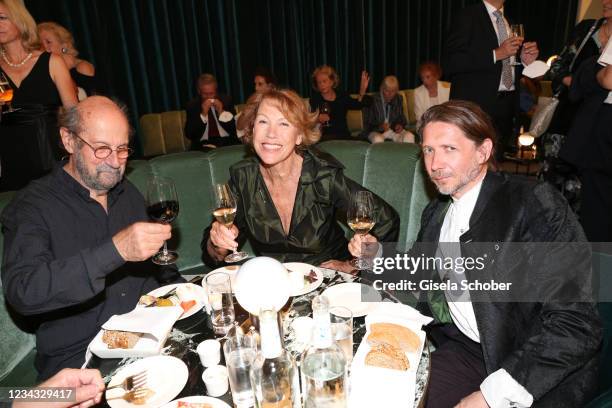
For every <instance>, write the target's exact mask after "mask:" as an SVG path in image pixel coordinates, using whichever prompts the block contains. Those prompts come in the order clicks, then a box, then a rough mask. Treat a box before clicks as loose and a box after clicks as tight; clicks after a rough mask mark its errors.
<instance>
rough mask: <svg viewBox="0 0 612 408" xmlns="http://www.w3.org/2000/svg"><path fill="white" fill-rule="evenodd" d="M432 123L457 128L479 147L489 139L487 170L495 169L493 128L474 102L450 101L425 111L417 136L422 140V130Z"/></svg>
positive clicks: (488, 118) (491, 123)
mask: <svg viewBox="0 0 612 408" xmlns="http://www.w3.org/2000/svg"><path fill="white" fill-rule="evenodd" d="M432 122H442V123H448V124H451V125H455V126H457V127H458V128H459V129H460V130H461V132H463V134H464V135H465V137H467V138H468V139H470V140H471V141H473V142H474V143H476V146H480V145H481V144H482V142H484V141H485V139H491V141H492V142H493V149H492V150H491V156H490V157H489V160H488V165H489V168H491V169H495V168H496V167H497V163H496V162H495V158H494V157H495V145H496V141H497V137H496V135H495V127H494V126H493V122H492V121H491V118H490V117H489V115H487V114H486V113H485V111H483V110H482V109H481V108H480V106H478V105H477V104H475V103H474V102H469V101H461V100H452V101H448V102H445V103H443V104H440V105H434V106H432V107H431V108H429V109H427V110H426V111H425V113H424V114H423V116H421V125H420V126H419V128H418V133H419V136H420V137H421V140H423V130H425V127H426V126H427V125H428V124H430V123H432Z"/></svg>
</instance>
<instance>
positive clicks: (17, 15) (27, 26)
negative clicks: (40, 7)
mask: <svg viewBox="0 0 612 408" xmlns="http://www.w3.org/2000/svg"><path fill="white" fill-rule="evenodd" d="M0 4H2V5H4V7H6V8H7V10H8V18H9V20H11V22H12V23H13V24H15V26H16V27H17V29H18V30H19V33H20V34H21V45H23V48H24V49H25V50H26V51H28V52H30V51H36V50H39V49H40V40H39V38H38V31H37V30H36V22H35V21H34V18H33V17H32V15H31V14H30V12H29V11H28V9H27V8H26V7H25V5H24V4H23V0H0Z"/></svg>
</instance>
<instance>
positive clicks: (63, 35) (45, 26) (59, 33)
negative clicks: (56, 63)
mask: <svg viewBox="0 0 612 408" xmlns="http://www.w3.org/2000/svg"><path fill="white" fill-rule="evenodd" d="M41 31H49V32H51V33H53V34H54V35H55V36H56V37H57V38H58V39H59V41H60V44H65V45H66V47H65V48H67V49H68V53H69V54H71V55H73V56H75V57H76V56H77V55H79V51H78V50H77V49H76V47H75V46H74V37H73V36H72V34H71V33H70V31H68V30H67V29H66V27H64V26H62V25H60V24H58V23H56V22H54V21H45V22H44V23H40V24H38V33H39V34H40V32H41Z"/></svg>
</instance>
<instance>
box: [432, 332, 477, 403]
mask: <svg viewBox="0 0 612 408" xmlns="http://www.w3.org/2000/svg"><path fill="white" fill-rule="evenodd" d="M429 336H430V338H431V339H432V340H433V342H434V344H435V345H436V351H434V352H433V353H432V355H431V372H430V374H429V386H428V387H427V402H426V405H425V406H426V407H427V408H449V407H451V408H452V407H454V406H455V405H456V404H458V403H459V401H461V399H462V398H464V397H467V396H468V395H470V394H471V393H473V392H474V391H478V390H479V389H480V383H482V381H483V380H484V379H485V377H486V376H487V372H486V369H485V365H484V359H483V356H482V349H481V348H480V343H476V342H475V341H473V340H470V338H468V337H467V336H465V335H464V334H463V333H461V332H460V331H459V329H457V327H456V326H455V325H454V324H447V325H443V326H438V327H435V328H434V329H432V330H431V331H430V333H429Z"/></svg>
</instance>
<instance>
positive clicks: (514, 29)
mask: <svg viewBox="0 0 612 408" xmlns="http://www.w3.org/2000/svg"><path fill="white" fill-rule="evenodd" d="M510 34H511V35H512V37H521V38H523V39H524V38H525V27H524V26H523V25H522V24H512V25H511V26H510ZM522 49H523V45H522V44H521V46H520V47H519V49H518V51H517V52H516V57H515V58H514V63H513V64H512V65H521V50H522Z"/></svg>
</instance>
